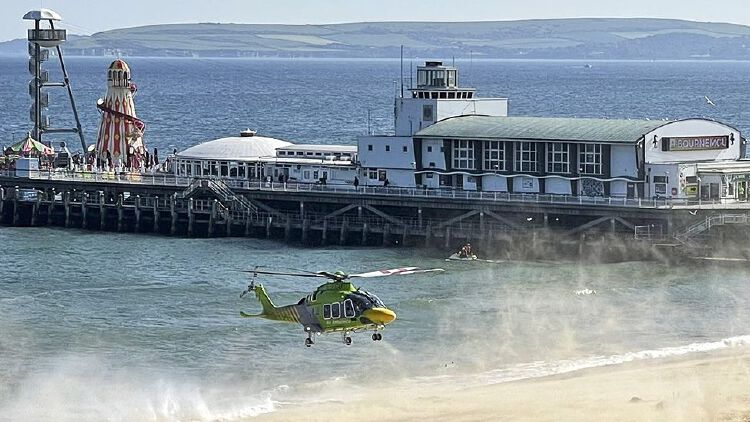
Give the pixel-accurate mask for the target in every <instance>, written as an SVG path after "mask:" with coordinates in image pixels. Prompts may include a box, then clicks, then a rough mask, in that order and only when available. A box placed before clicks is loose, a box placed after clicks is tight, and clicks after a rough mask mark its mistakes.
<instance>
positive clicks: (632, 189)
mask: <svg viewBox="0 0 750 422" xmlns="http://www.w3.org/2000/svg"><path fill="white" fill-rule="evenodd" d="M626 196H627V198H628V199H633V198H635V183H628V188H627V193H626Z"/></svg>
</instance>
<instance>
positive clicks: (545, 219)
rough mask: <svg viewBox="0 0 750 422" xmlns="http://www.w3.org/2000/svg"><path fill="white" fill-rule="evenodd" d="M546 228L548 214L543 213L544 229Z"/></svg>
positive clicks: (547, 225)
mask: <svg viewBox="0 0 750 422" xmlns="http://www.w3.org/2000/svg"><path fill="white" fill-rule="evenodd" d="M547 227H549V214H547V213H546V212H545V213H544V228H545V229H546V228H547Z"/></svg>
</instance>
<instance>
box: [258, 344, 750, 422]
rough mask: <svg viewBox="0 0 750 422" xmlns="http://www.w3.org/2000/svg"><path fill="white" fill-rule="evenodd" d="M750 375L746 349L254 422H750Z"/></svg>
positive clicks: (407, 395) (404, 389)
mask: <svg viewBox="0 0 750 422" xmlns="http://www.w3.org/2000/svg"><path fill="white" fill-rule="evenodd" d="M749 368H750V348H748V347H740V348H736V349H730V350H724V351H720V352H712V353H696V354H691V355H690V356H686V357H682V358H668V359H654V360H647V361H638V362H629V363H625V364H620V365H610V366H605V367H599V368H593V369H586V370H581V371H575V372H571V373H568V374H564V375H557V376H550V377H543V378H536V379H529V380H522V381H514V382H507V383H501V384H494V385H486V386H482V387H472V388H467V389H459V388H451V387H450V386H441V387H431V386H430V385H425V384H423V383H419V382H413V383H412V382H407V383H405V384H403V385H399V386H396V387H391V388H385V389H378V388H377V387H375V388H372V389H369V390H368V395H367V397H366V398H359V399H357V400H354V401H349V400H347V399H346V397H340V398H339V399H332V400H331V401H329V402H326V403H323V404H317V405H311V406H305V407H304V408H303V407H294V408H284V407H283V406H280V408H279V409H278V410H277V411H276V412H272V413H269V414H265V415H262V416H261V417H259V418H257V419H255V420H262V421H288V420H312V421H329V420H331V418H333V417H335V418H336V419H340V418H342V417H343V418H347V417H352V418H356V420H358V421H376V420H379V421H382V420H386V421H415V420H429V421H516V420H519V421H520V420H522V421H605V420H607V421H609V420H611V421H615V420H616V421H748V420H750V373H749V372H748V369H749Z"/></svg>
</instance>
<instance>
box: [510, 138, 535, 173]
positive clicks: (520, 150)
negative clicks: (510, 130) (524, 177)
mask: <svg viewBox="0 0 750 422" xmlns="http://www.w3.org/2000/svg"><path fill="white" fill-rule="evenodd" d="M536 167H537V158H536V142H516V159H515V166H514V169H515V171H519V172H528V173H535V172H536V171H537V168H536Z"/></svg>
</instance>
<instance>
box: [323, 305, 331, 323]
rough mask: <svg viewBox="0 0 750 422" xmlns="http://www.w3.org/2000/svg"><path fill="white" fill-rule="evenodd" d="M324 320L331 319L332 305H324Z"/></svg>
mask: <svg viewBox="0 0 750 422" xmlns="http://www.w3.org/2000/svg"><path fill="white" fill-rule="evenodd" d="M323 319H331V305H328V304H326V305H323Z"/></svg>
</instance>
